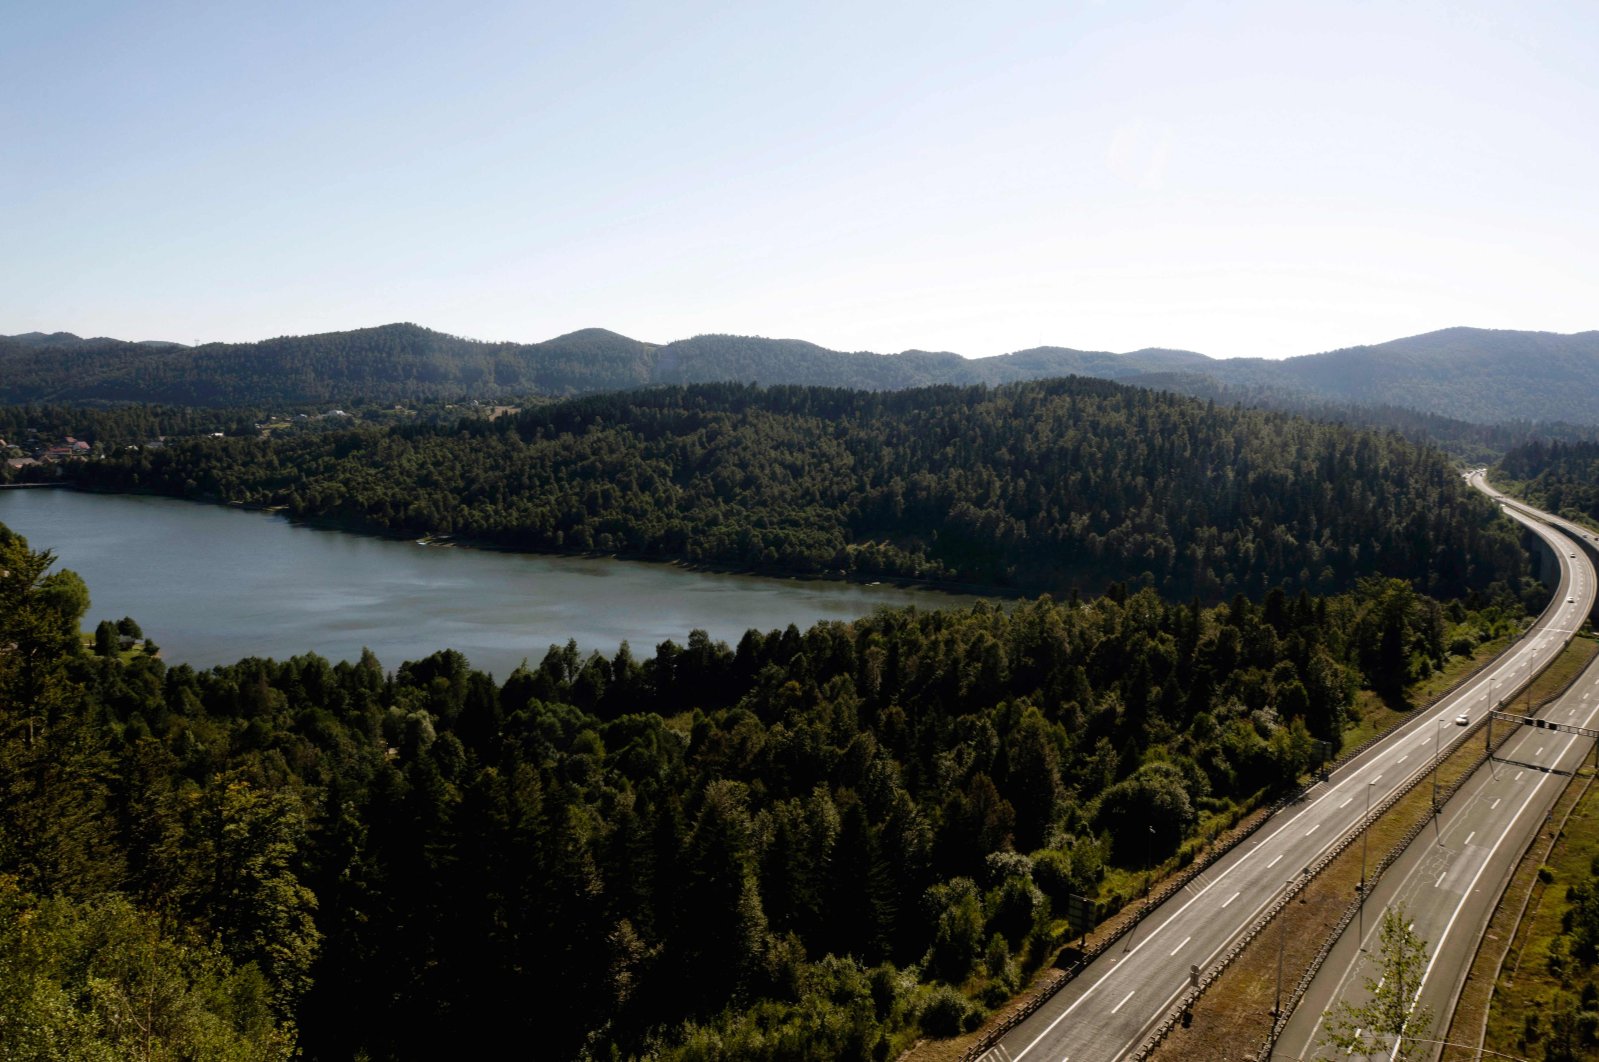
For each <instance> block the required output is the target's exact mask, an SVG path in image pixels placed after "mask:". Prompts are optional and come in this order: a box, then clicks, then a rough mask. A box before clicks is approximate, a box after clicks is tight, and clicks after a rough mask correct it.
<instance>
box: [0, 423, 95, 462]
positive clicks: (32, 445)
mask: <svg viewBox="0 0 1599 1062" xmlns="http://www.w3.org/2000/svg"><path fill="white" fill-rule="evenodd" d="M0 454H4V455H5V460H6V467H7V468H11V469H20V468H29V467H31V466H34V465H50V464H56V463H58V462H61V461H83V460H87V459H88V458H90V457H92V456H94V447H93V446H92V445H90V444H89V443H87V442H85V441H84V440H82V439H78V438H74V437H73V436H71V435H68V436H65V437H64V438H61V439H58V440H55V441H53V442H52V441H51V440H49V439H48V438H45V437H44V436H41V435H39V434H38V433H37V432H34V431H32V430H31V429H30V430H29V431H28V432H27V434H26V436H25V437H24V438H23V439H22V440H20V441H13V440H8V439H0Z"/></svg>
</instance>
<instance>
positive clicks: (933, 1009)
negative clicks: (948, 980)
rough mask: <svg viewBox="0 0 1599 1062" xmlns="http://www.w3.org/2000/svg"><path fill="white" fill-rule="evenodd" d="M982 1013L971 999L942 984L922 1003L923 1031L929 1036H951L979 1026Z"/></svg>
mask: <svg viewBox="0 0 1599 1062" xmlns="http://www.w3.org/2000/svg"><path fill="white" fill-rule="evenodd" d="M981 1020H982V1014H981V1012H979V1011H978V1009H977V1008H976V1007H974V1006H972V1004H971V1001H970V1000H968V999H967V998H966V997H965V996H963V995H961V994H960V992H958V991H957V990H955V989H953V988H951V987H949V986H948V985H940V986H939V987H937V988H934V989H933V990H932V991H930V992H929V993H928V995H927V1001H926V1002H925V1003H924V1004H922V1017H921V1026H922V1031H923V1032H925V1033H926V1034H927V1035H929V1036H938V1037H945V1038H947V1037H950V1036H958V1035H960V1034H961V1033H963V1032H967V1031H969V1030H971V1029H975V1028H977V1023H978V1022H979V1021H981Z"/></svg>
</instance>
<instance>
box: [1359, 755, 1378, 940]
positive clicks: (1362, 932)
mask: <svg viewBox="0 0 1599 1062" xmlns="http://www.w3.org/2000/svg"><path fill="white" fill-rule="evenodd" d="M1376 784H1377V782H1376V780H1375V779H1373V780H1372V781H1370V782H1367V783H1366V828H1365V829H1363V830H1361V831H1360V928H1359V933H1358V936H1359V939H1360V941H1361V945H1360V950H1361V951H1365V950H1366V944H1365V940H1366V842H1367V840H1368V839H1370V837H1371V787H1372V786H1374V785H1376Z"/></svg>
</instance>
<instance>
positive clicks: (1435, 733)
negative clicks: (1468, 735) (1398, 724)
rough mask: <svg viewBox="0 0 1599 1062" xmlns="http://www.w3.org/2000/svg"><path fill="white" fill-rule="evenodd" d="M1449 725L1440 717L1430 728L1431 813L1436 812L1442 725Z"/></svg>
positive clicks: (1447, 721)
mask: <svg viewBox="0 0 1599 1062" xmlns="http://www.w3.org/2000/svg"><path fill="white" fill-rule="evenodd" d="M1448 725H1449V720H1447V719H1440V720H1438V725H1437V726H1435V727H1433V728H1432V813H1433V814H1434V815H1437V814H1438V756H1439V751H1440V748H1441V742H1442V740H1443V737H1442V735H1443V732H1444V727H1446V726H1448Z"/></svg>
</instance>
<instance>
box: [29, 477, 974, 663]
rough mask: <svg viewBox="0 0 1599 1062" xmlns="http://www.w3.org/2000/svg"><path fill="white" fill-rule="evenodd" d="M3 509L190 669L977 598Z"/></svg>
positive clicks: (650, 647)
mask: <svg viewBox="0 0 1599 1062" xmlns="http://www.w3.org/2000/svg"><path fill="white" fill-rule="evenodd" d="M0 523H4V524H5V525H7V526H8V527H10V528H11V529H12V530H13V531H16V532H17V533H18V534H21V535H23V536H25V537H26V538H27V539H28V544H29V546H31V547H32V548H33V549H36V550H37V549H49V550H52V551H54V552H55V554H56V556H57V558H58V566H60V567H66V568H71V569H72V570H74V571H76V572H77V573H78V574H79V575H81V576H83V579H84V581H85V582H87V583H88V584H89V594H90V597H91V599H92V603H91V605H90V607H89V613H88V615H87V617H86V618H85V622H86V624H87V625H88V626H90V627H93V626H94V624H95V623H97V622H98V621H100V620H102V619H111V620H116V619H120V618H121V617H123V616H132V617H133V618H134V619H135V620H137V621H138V623H139V625H140V626H141V627H142V628H143V629H144V633H145V635H146V637H148V638H150V639H151V640H153V641H154V642H155V643H156V644H157V645H159V646H160V647H161V654H162V657H163V659H165V660H167V661H168V662H172V663H188V664H193V665H194V666H196V667H208V666H210V665H212V664H226V663H233V662H234V661H236V660H239V659H242V658H244V657H246V656H263V657H264V656H270V657H276V658H278V659H283V658H285V657H289V656H294V655H297V654H300V653H307V652H316V653H319V654H321V655H322V656H324V657H327V658H328V659H330V660H335V661H337V660H354V659H356V658H358V657H359V656H360V655H361V649H362V648H363V647H367V648H370V649H371V650H372V651H373V652H375V653H376V654H377V655H378V659H380V660H381V661H382V662H383V665H384V666H385V667H387V668H394V667H396V666H398V665H399V664H401V663H402V662H404V661H406V660H416V659H420V658H422V657H424V656H427V655H428V654H429V653H432V652H434V651H436V650H439V649H445V648H449V649H456V650H459V651H460V652H461V653H463V654H465V655H466V657H467V658H468V659H469V660H471V661H472V664H473V666H475V667H478V668H481V669H483V670H485V671H489V672H492V673H493V674H494V675H495V677H496V678H499V679H504V678H505V676H507V675H508V674H510V672H511V671H512V670H513V669H514V668H515V667H516V666H517V664H519V663H520V662H521V661H522V660H523V659H526V660H528V661H529V662H530V663H533V664H537V663H538V662H539V661H540V660H541V659H543V657H544V653H545V650H547V649H548V648H549V646H550V645H551V644H552V643H560V644H563V645H564V644H565V643H566V641H567V639H569V638H573V639H576V640H577V643H578V645H579V646H580V647H581V648H582V649H583V650H584V651H585V652H586V651H588V650H590V649H598V650H599V651H600V652H602V653H605V654H606V655H610V654H611V653H614V652H615V651H616V648H617V646H618V645H619V644H620V643H621V642H622V641H623V640H624V639H625V640H626V641H628V642H629V643H630V645H631V646H632V649H633V653H634V655H635V656H639V657H645V656H653V655H654V653H655V646H656V645H657V644H659V643H660V642H663V641H665V640H666V639H668V638H670V639H672V640H674V641H676V642H677V643H678V644H680V645H681V644H683V643H684V642H686V641H687V638H688V633H689V631H691V630H693V629H694V628H696V627H697V628H701V629H703V630H705V631H706V632H708V633H709V634H710V635H711V637H712V638H716V639H721V640H723V641H726V642H728V643H729V644H737V642H738V640H739V638H741V637H742V636H743V634H744V632H745V631H746V630H748V629H750V628H752V627H753V628H756V629H758V630H763V631H765V630H772V629H774V628H782V627H786V626H787V625H788V624H790V623H793V624H795V625H797V626H798V627H799V628H800V629H801V630H804V629H805V628H806V627H808V626H810V625H811V624H813V623H815V622H816V621H818V620H823V619H855V618H857V617H860V616H864V615H866V614H868V613H870V612H871V611H872V610H873V609H875V608H877V607H878V606H881V605H886V606H894V607H897V606H902V605H912V604H914V605H919V606H921V607H924V608H941V607H949V606H950V605H952V604H966V603H969V602H971V601H972V600H974V599H973V598H970V597H963V596H958V595H951V594H944V593H939V592H936V591H931V590H910V589H901V588H898V587H893V586H862V585H858V584H851V583H841V582H812V581H802V580H795V579H767V578H759V577H755V576H745V575H728V574H721V573H714V572H699V571H689V570H687V569H684V568H679V567H676V566H674V565H670V564H650V563H645V562H641V561H620V560H612V559H609V558H590V557H545V556H535V555H529V554H518V553H499V552H492V551H487V550H471V549H457V548H449V547H442V546H422V545H418V544H416V543H412V542H405V541H396V540H393V539H383V538H376V537H369V536H365V535H357V534H350V533H346V532H340V531H330V530H323V529H319V528H310V527H305V526H302V525H297V524H294V523H291V522H290V521H289V520H288V519H287V518H285V517H283V516H281V515H276V514H272V513H263V512H247V511H244V510H240V509H233V508H228V507H225V506H215V505H202V504H199V503H196V502H185V501H178V500H175V499H171V498H153V497H144V496H133V495H115V494H80V493H77V492H75V491H70V490H0Z"/></svg>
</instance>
